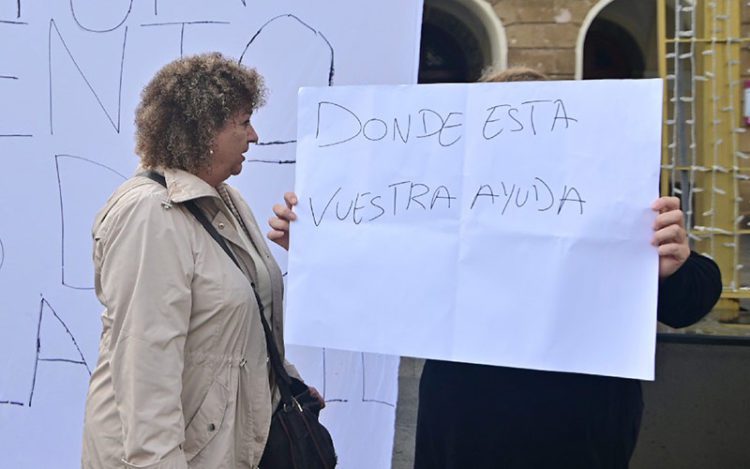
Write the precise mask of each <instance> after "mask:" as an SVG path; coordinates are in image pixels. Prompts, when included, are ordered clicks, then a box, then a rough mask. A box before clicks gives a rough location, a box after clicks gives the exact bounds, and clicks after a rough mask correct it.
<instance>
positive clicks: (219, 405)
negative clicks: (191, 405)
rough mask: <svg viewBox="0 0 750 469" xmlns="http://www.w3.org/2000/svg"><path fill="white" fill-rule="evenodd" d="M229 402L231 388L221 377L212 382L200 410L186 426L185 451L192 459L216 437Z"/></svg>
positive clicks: (187, 456)
mask: <svg viewBox="0 0 750 469" xmlns="http://www.w3.org/2000/svg"><path fill="white" fill-rule="evenodd" d="M228 404H229V390H228V389H227V387H226V385H225V384H224V383H223V382H221V380H220V379H219V377H218V376H217V378H216V379H214V381H213V382H212V383H211V386H209V388H208V392H207V393H206V397H205V398H204V399H203V402H202V403H201V405H200V407H199V408H198V412H196V414H195V416H194V417H193V419H192V420H191V421H190V422H189V423H188V425H187V427H186V428H185V443H184V444H183V451H184V452H185V458H186V459H187V460H188V461H190V460H191V459H193V458H194V457H195V456H197V455H198V453H200V452H201V451H202V450H203V448H205V447H206V445H208V444H209V443H210V442H211V440H213V439H214V437H215V436H216V434H217V433H219V430H220V429H221V426H222V423H223V422H224V416H225V414H226V411H227V406H228Z"/></svg>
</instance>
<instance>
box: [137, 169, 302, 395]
mask: <svg viewBox="0 0 750 469" xmlns="http://www.w3.org/2000/svg"><path fill="white" fill-rule="evenodd" d="M138 176H144V177H147V178H149V179H151V180H153V181H156V182H158V183H159V184H161V185H162V186H164V187H167V181H166V180H165V179H164V176H162V175H161V174H159V173H157V172H155V171H144V172H142V173H139V174H138ZM183 205H184V206H185V207H186V208H187V209H188V210H189V211H190V213H192V214H193V216H194V217H195V218H196V219H197V220H198V222H200V224H201V225H203V228H205V229H206V231H208V234H209V235H211V237H212V238H213V239H214V241H216V242H217V243H218V244H219V246H221V248H222V249H223V250H224V252H225V253H227V255H228V256H229V258H230V259H232V262H234V264H235V265H236V266H237V268H238V269H240V271H242V268H241V267H240V263H239V262H238V261H237V258H236V257H235V255H234V253H233V252H232V250H231V249H230V248H229V246H228V245H227V242H226V241H225V240H224V238H223V237H222V236H221V235H220V234H219V232H218V231H216V228H214V226H213V225H212V224H211V222H210V221H208V218H206V214H204V213H203V211H202V210H201V209H200V208H198V205H197V204H196V203H195V201H194V200H186V201H185V202H183ZM250 287H251V288H252V290H253V294H254V295H255V301H256V303H257V304H258V311H259V312H260V322H261V324H263V332H264V334H265V336H266V348H267V351H268V357H269V359H270V361H271V368H272V369H273V371H274V375H275V376H276V377H277V378H278V379H277V381H278V383H277V384H278V385H279V392H280V393H281V400H282V402H284V404H285V405H292V404H293V403H294V401H295V399H294V396H293V395H292V390H291V382H292V379H291V377H290V376H289V373H287V372H286V369H285V368H284V364H283V362H282V360H281V354H280V353H279V349H278V347H276V341H275V340H274V338H273V333H272V332H271V328H270V327H269V326H268V321H266V315H265V314H264V308H263V302H262V301H261V299H260V296H259V295H258V291H257V290H256V289H255V283H253V282H252V281H251V282H250Z"/></svg>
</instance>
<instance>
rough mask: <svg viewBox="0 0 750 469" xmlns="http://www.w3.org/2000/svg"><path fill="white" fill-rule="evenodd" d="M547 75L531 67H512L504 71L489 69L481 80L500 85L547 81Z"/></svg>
mask: <svg viewBox="0 0 750 469" xmlns="http://www.w3.org/2000/svg"><path fill="white" fill-rule="evenodd" d="M548 79H549V78H547V75H545V74H544V73H542V72H540V71H538V70H535V69H533V68H530V67H510V68H506V69H505V70H502V71H497V70H496V69H488V70H485V72H484V73H483V74H482V77H481V78H480V79H479V81H480V82H484V83H500V82H508V81H545V80H548Z"/></svg>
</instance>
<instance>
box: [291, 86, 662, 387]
mask: <svg viewBox="0 0 750 469" xmlns="http://www.w3.org/2000/svg"><path fill="white" fill-rule="evenodd" d="M661 86H662V85H661V81H660V80H637V81H598V82H536V83H504V84H473V85H437V86H434V85H431V86H401V87H395V86H391V87H385V86H384V87H345V88H336V89H322V88H305V89H303V90H302V91H301V92H300V95H299V116H298V147H297V168H296V172H297V173H296V190H297V194H298V196H299V200H300V203H299V206H298V207H297V209H296V210H297V214H298V216H299V221H298V222H297V223H296V224H295V225H294V227H293V229H292V236H293V238H292V240H291V246H292V250H291V253H290V256H289V278H288V287H289V289H288V304H287V306H288V320H287V321H288V327H287V339H288V340H289V341H290V342H292V343H300V344H305V345H316V346H327V347H333V348H342V349H348V350H361V351H369V352H380V353H388V354H399V355H409V356H417V357H427V358H438V359H446V360H457V361H465V362H475V363H485V364H494V365H505V366H512V367H522V368H532V369H540V370H558V371H570V372H581V373H590V374H601V375H611V376H623V377H630V378H645V379H650V378H652V376H653V357H654V345H655V322H656V294H657V268H658V258H657V254H656V250H655V248H653V247H652V246H651V245H650V240H651V236H652V231H651V226H652V223H653V219H654V216H655V215H654V213H653V212H652V211H651V210H650V205H651V203H652V202H653V200H654V199H655V198H656V197H658V174H659V173H658V171H659V155H660V146H661V140H660V135H661V134H660V129H661V124H660V121H661Z"/></svg>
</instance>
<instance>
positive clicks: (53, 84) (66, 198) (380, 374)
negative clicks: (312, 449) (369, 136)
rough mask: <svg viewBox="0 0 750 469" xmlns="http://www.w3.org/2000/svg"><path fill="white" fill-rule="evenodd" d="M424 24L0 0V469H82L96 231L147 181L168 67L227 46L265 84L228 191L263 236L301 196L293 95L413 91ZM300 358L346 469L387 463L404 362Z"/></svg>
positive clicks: (362, 4) (188, 3) (391, 15)
mask: <svg viewBox="0 0 750 469" xmlns="http://www.w3.org/2000/svg"><path fill="white" fill-rule="evenodd" d="M421 15H422V0H379V1H378V2H371V1H364V0H354V1H353V0H325V1H323V0H275V1H248V0H231V1H218V2H209V1H203V0H153V1H133V0H112V1H106V2H104V1H86V0H70V1H67V0H66V1H52V2H47V1H29V0H19V1H15V0H12V1H4V2H2V1H0V103H1V104H0V159H2V163H3V166H2V170H0V357H2V359H0V455H1V456H0V467H2V468H13V469H27V468H30V469H38V468H54V469H71V468H77V467H80V465H81V462H80V459H81V458H80V455H81V433H82V424H83V414H84V403H85V399H86V392H87V389H88V384H89V379H90V375H91V373H92V371H93V369H94V367H95V366H96V363H97V354H98V347H99V338H100V335H101V331H102V322H101V317H100V316H101V313H102V309H103V308H102V305H101V304H100V303H99V301H98V300H97V299H96V296H95V294H94V274H93V262H92V260H91V256H92V239H91V226H92V223H93V220H94V216H95V214H96V212H97V211H98V210H99V209H100V208H101V207H102V205H103V204H104V203H105V201H106V200H107V198H108V197H109V196H110V194H111V193H112V192H113V190H114V189H115V188H116V187H117V186H118V185H120V184H121V183H122V182H123V181H124V180H125V179H127V178H128V177H130V176H131V175H132V174H133V173H134V171H135V169H136V165H137V162H138V158H137V157H136V156H135V154H134V151H133V147H134V138H133V133H134V129H133V120H134V112H135V107H136V105H137V104H138V102H139V94H140V92H141V90H142V89H143V87H144V85H145V84H146V83H147V82H148V81H149V80H150V79H151V78H152V77H153V76H154V74H155V73H156V71H157V70H158V69H159V68H161V67H162V66H163V65H165V64H167V63H168V62H170V61H172V60H174V59H176V58H178V57H180V56H184V55H190V54H196V53H201V52H208V51H219V52H222V53H223V54H225V55H226V56H228V57H231V58H232V59H234V60H238V61H240V62H241V63H243V64H245V65H248V66H250V67H254V68H256V69H257V70H258V71H259V72H260V73H261V74H262V75H263V77H264V79H265V84H266V87H267V88H268V96H267V104H266V105H265V106H263V107H262V108H261V109H259V110H258V112H257V113H256V114H255V115H254V116H253V124H254V126H255V128H256V130H257V131H258V133H259V136H260V142H259V144H258V145H253V146H252V147H251V149H250V151H249V152H248V153H247V161H246V162H245V167H244V169H243V171H242V174H241V175H239V176H237V177H232V178H231V179H230V180H229V181H228V182H229V183H230V184H232V185H234V186H235V187H237V188H238V189H240V191H241V192H242V193H243V196H244V198H245V199H246V200H247V201H248V202H249V203H250V204H251V206H252V207H253V210H254V211H255V215H256V218H257V219H258V221H259V222H260V223H261V225H265V220H266V219H267V218H268V217H269V216H271V214H272V212H271V206H272V205H273V204H274V203H277V202H279V201H281V200H282V197H283V193H284V192H286V191H288V190H291V189H292V187H293V184H294V179H293V178H294V157H295V133H296V122H295V119H294V115H295V109H296V106H297V103H296V99H297V90H298V88H299V87H300V86H303V85H304V86H327V85H330V86H337V85H343V84H348V85H351V84H365V83H366V84H395V83H415V82H416V80H417V67H418V62H419V35H420V28H421ZM274 254H275V255H276V258H277V260H278V261H279V264H281V266H282V269H284V266H285V264H286V252H285V251H283V250H281V249H280V248H279V249H276V250H275V251H274ZM160 300H161V298H154V301H155V302H157V301H160ZM287 352H288V354H287V356H288V358H289V360H290V361H291V362H292V363H294V364H295V365H297V367H298V369H299V371H300V373H301V374H302V376H303V377H304V378H305V380H306V381H307V382H308V383H309V384H311V385H313V386H315V387H317V389H318V390H320V391H321V392H322V393H324V394H325V397H326V400H327V401H328V405H327V406H326V409H325V411H323V412H322V414H321V418H322V420H323V422H324V423H325V425H326V426H327V427H328V428H329V429H330V430H331V433H332V436H333V439H334V441H335V443H336V448H337V450H338V454H339V465H338V467H339V468H342V469H347V468H354V469H382V468H387V467H390V463H391V456H392V447H393V434H394V426H395V418H396V416H395V406H396V398H397V395H398V388H397V386H398V383H397V373H398V357H393V356H382V355H375V354H362V353H351V352H343V351H334V350H321V349H311V348H306V347H293V346H292V347H288V348H287ZM175 392H178V393H179V389H176V390H175ZM355 426H356V427H366V428H368V429H369V430H370V431H368V432H362V431H353V428H354V427H355Z"/></svg>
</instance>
